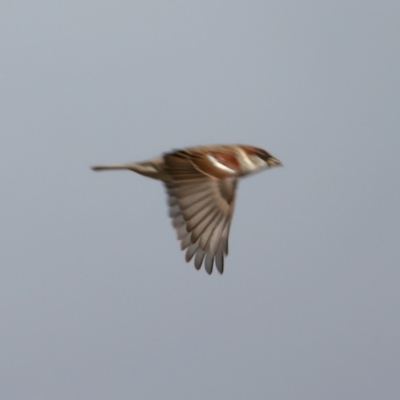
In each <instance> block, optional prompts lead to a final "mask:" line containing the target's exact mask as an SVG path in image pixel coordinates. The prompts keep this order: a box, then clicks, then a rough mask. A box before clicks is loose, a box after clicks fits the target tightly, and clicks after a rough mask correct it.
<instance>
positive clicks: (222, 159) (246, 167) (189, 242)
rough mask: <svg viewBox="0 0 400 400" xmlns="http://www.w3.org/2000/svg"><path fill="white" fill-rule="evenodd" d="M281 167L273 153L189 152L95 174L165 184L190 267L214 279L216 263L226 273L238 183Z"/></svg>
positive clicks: (249, 149)
mask: <svg viewBox="0 0 400 400" xmlns="http://www.w3.org/2000/svg"><path fill="white" fill-rule="evenodd" d="M280 165H282V163H281V162H280V161H279V160H278V159H277V158H275V157H274V156H273V155H272V154H271V153H269V152H268V151H266V150H263V149H260V148H258V147H253V146H247V145H211V146H198V147H189V148H186V149H181V150H174V151H171V152H169V153H164V154H163V155H162V156H160V157H156V158H153V159H151V160H149V161H144V162H137V163H126V164H117V165H99V166H95V167H92V169H93V170H94V171H103V170H121V169H123V170H130V171H134V172H137V173H138V174H141V175H144V176H147V177H149V178H153V179H157V180H160V181H162V182H163V183H164V185H165V188H166V191H167V195H168V206H169V216H170V217H171V218H172V225H173V227H174V228H175V230H176V232H177V237H178V240H180V242H181V249H182V250H186V257H185V258H186V261H187V262H189V261H190V260H191V259H192V258H193V257H194V266H195V267H196V269H197V270H198V269H200V267H201V265H202V264H203V262H204V267H205V270H206V271H207V273H208V274H211V272H212V270H213V265H214V261H215V266H216V268H217V270H218V271H219V272H220V273H221V274H222V273H223V271H224V255H228V236H229V228H230V225H231V220H232V215H233V209H234V205H235V192H236V186H237V181H238V179H239V178H241V177H243V176H245V175H248V174H251V173H253V172H256V171H260V170H263V169H266V168H271V167H276V166H280Z"/></svg>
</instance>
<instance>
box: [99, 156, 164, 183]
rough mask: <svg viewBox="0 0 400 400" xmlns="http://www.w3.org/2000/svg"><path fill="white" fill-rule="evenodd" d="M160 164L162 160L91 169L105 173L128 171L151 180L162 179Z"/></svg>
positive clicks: (100, 166)
mask: <svg viewBox="0 0 400 400" xmlns="http://www.w3.org/2000/svg"><path fill="white" fill-rule="evenodd" d="M162 162H163V160H162V159H161V158H160V159H154V160H150V161H144V162H139V163H126V164H112V165H96V166H94V167H92V170H93V171H106V170H122V169H126V170H130V171H134V172H137V173H138V174H141V175H144V176H147V177H149V178H153V179H162V178H163V177H162V168H161V167H162Z"/></svg>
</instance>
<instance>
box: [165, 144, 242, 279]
mask: <svg viewBox="0 0 400 400" xmlns="http://www.w3.org/2000/svg"><path fill="white" fill-rule="evenodd" d="M201 157H202V156H201V155H196V157H193V155H190V154H188V153H186V152H184V151H177V152H174V153H170V154H166V155H164V161H165V168H166V171H167V174H168V177H169V178H168V179H167V180H166V181H165V186H166V190H167V194H168V205H169V215H170V217H171V218H172V224H173V226H174V228H175V229H176V232H177V237H178V240H180V242H181V249H182V250H186V254H185V259H186V261H188V262H189V261H190V260H192V259H193V257H194V265H195V268H196V269H200V268H201V265H202V264H203V263H204V268H205V270H206V271H207V273H209V274H211V273H212V270H213V266H214V264H215V266H216V269H217V270H218V271H219V272H220V273H221V274H222V273H223V270H224V255H226V254H228V236H229V226H230V223H231V219H232V215H233V208H234V200H235V191H236V184H237V180H236V178H235V177H232V176H231V175H229V176H227V175H225V176H222V175H221V171H218V174H217V175H215V176H213V175H212V173H211V172H212V169H209V168H208V166H207V165H208V164H206V162H203V161H202V159H201ZM193 160H195V161H193ZM207 162H209V160H208V161H207Z"/></svg>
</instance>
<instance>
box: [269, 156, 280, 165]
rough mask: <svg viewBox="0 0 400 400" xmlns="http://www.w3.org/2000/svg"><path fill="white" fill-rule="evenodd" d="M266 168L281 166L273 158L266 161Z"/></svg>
mask: <svg viewBox="0 0 400 400" xmlns="http://www.w3.org/2000/svg"><path fill="white" fill-rule="evenodd" d="M267 164H268V167H283V164H282V163H281V162H280V161H279V160H278V159H277V158H275V157H270V158H268V160H267Z"/></svg>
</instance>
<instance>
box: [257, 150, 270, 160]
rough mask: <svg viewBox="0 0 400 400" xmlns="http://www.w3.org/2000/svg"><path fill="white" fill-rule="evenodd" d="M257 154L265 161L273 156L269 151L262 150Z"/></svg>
mask: <svg viewBox="0 0 400 400" xmlns="http://www.w3.org/2000/svg"><path fill="white" fill-rule="evenodd" d="M257 155H258V157H260V158H261V160H264V161H267V160H268V159H270V158H271V157H272V156H271V154H269V153H267V152H266V151H260V152H259V153H258V154H257Z"/></svg>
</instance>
